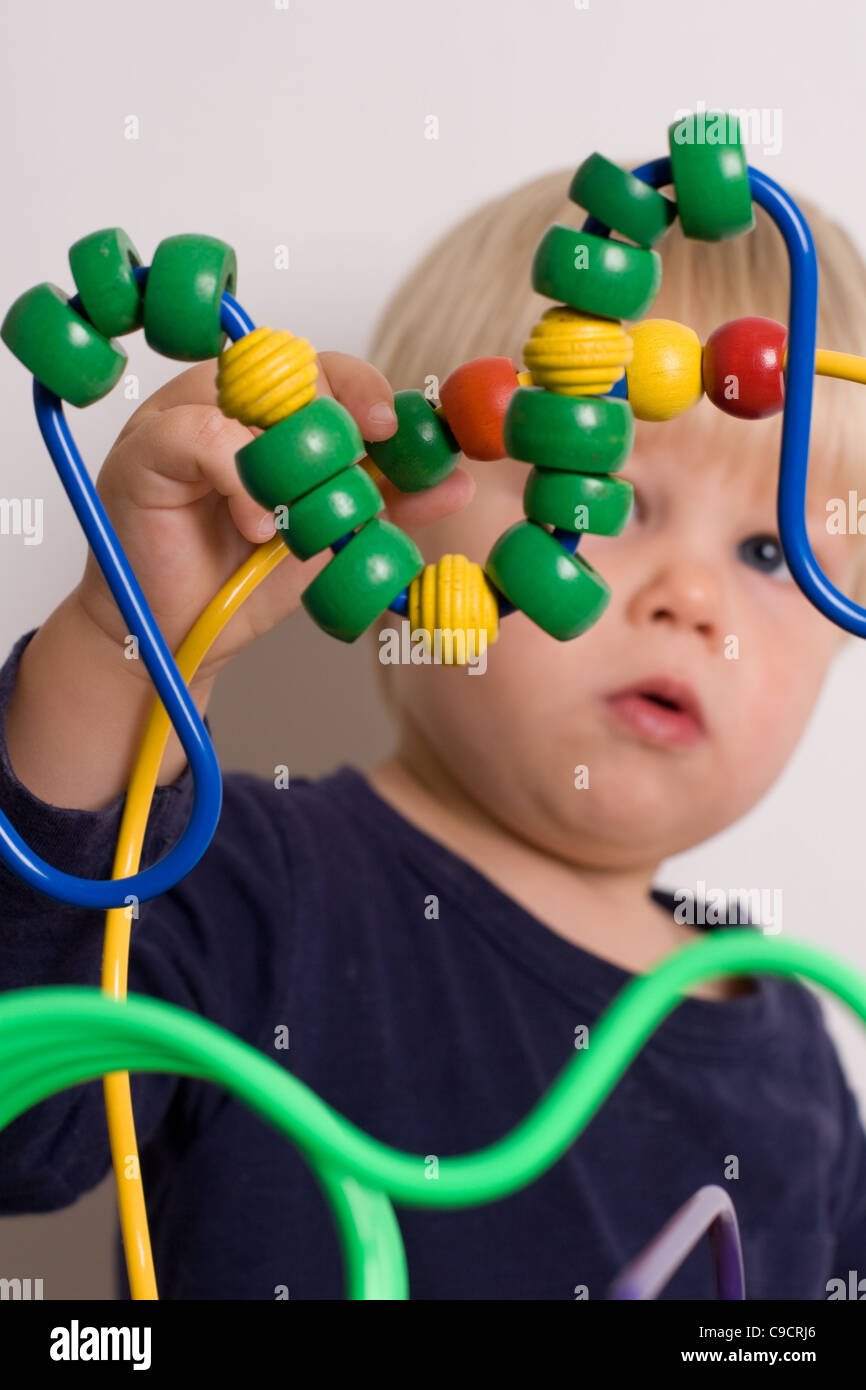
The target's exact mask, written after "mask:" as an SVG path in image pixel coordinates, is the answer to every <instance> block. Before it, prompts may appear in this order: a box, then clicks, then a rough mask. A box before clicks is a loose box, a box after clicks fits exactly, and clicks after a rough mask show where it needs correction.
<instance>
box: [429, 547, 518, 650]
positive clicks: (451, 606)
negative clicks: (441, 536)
mask: <svg viewBox="0 0 866 1390" xmlns="http://www.w3.org/2000/svg"><path fill="white" fill-rule="evenodd" d="M408 617H409V627H410V631H411V632H412V633H415V632H417V631H418V630H419V629H423V630H424V631H425V632H426V634H427V641H428V642H429V643H433V644H434V650H435V643H436V639H435V637H434V633H435V632H436V631H437V630H438V632H439V634H440V636H439V641H440V643H441V652H442V663H443V665H445V666H465V665H466V662H467V660H468V659H469V658H470V657H472V656H476V655H478V653H479V652H481V651H482V650H483V649H484V647H485V646H490V645H491V644H492V643H493V642H495V641H496V638H497V637H498V635H499V607H498V604H497V602H496V596H495V594H494V592H493V589H492V588H491V586H490V583H489V582H488V580H487V576H486V575H485V573H484V570H483V569H482V568H481V566H480V565H476V564H474V563H473V561H471V560H467V559H466V556H465V555H443V556H442V557H441V558H440V559H439V560H438V561H436V563H435V564H432V565H426V566H425V567H424V569H423V570H422V571H421V573H420V574H419V575H417V576H416V577H415V578H414V579H413V580H412V583H411V584H410V585H409V612H408ZM482 634H483V636H482Z"/></svg>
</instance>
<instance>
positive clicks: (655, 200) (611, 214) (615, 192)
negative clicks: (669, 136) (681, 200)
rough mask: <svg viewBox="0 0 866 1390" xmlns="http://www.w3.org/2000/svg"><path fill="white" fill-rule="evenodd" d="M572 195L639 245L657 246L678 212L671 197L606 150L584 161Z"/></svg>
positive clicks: (587, 209) (570, 193) (599, 218)
mask: <svg viewBox="0 0 866 1390" xmlns="http://www.w3.org/2000/svg"><path fill="white" fill-rule="evenodd" d="M568 196H569V198H570V199H571V201H572V202H573V203H577V205H578V206H579V207H582V208H585V209H586V211H587V212H588V213H589V214H590V216H591V217H595V218H597V219H598V221H599V222H603V223H604V225H605V226H606V227H610V228H612V229H613V231H615V232H619V233H620V234H621V235H622V236H627V237H630V238H631V240H632V241H636V242H637V243H638V245H639V246H654V245H655V243H656V242H657V241H660V240H661V238H662V237H663V236H664V234H665V232H666V231H667V230H668V227H669V226H670V225H671V223H672V222H673V221H674V218H675V217H676V215H677V207H676V203H673V202H671V200H670V198H666V197H665V196H664V194H663V193H659V191H658V189H657V188H653V187H652V186H651V185H650V184H648V183H644V181H643V179H636V178H635V176H634V174H632V173H630V172H629V170H628V169H621V168H620V166H619V165H618V164H614V163H612V161H611V160H609V159H605V157H604V155H603V154H591V155H590V156H589V158H588V159H585V160H584V161H583V163H582V164H581V165H580V166H579V168H578V169H577V170H576V172H575V175H574V178H573V179H572V180H571V187H570V188H569V190H568Z"/></svg>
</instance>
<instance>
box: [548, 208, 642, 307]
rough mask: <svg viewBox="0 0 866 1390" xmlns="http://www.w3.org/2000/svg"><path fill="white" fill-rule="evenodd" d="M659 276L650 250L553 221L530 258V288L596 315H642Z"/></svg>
mask: <svg viewBox="0 0 866 1390" xmlns="http://www.w3.org/2000/svg"><path fill="white" fill-rule="evenodd" d="M661 278H662V263H661V260H660V258H659V256H658V255H657V253H656V252H655V251H647V250H645V249H644V247H642V246H629V245H628V244H627V243H626V242H624V241H611V240H610V239H609V238H608V237H602V236H594V235H593V233H592V232H579V231H576V230H575V228H574V227H564V226H562V225H561V224H560V223H558V222H555V223H554V224H553V226H552V227H548V229H547V231H546V232H545V233H544V236H543V237H542V238H541V241H540V242H539V243H538V246H537V248H536V251H535V255H534V256H533V258H532V288H533V289H534V290H537V291H538V293H539V294H546V295H547V296H548V297H549V298H550V299H557V300H560V301H561V302H562V303H563V304H568V305H570V307H571V308H572V309H579V310H580V311H581V312H582V313H584V314H597V315H598V316H599V318H608V319H639V318H643V316H644V314H645V313H646V311H647V309H648V308H649V306H650V305H651V304H652V302H653V300H654V299H655V297H656V294H657V293H658V289H659V285H660V284H661Z"/></svg>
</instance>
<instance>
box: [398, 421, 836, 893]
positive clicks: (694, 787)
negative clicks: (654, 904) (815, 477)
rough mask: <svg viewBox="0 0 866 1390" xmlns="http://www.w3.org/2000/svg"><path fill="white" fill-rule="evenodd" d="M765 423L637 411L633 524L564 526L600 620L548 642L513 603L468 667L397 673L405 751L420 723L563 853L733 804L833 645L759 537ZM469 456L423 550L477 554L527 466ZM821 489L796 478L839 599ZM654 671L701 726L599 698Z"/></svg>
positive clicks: (478, 784)
mask: <svg viewBox="0 0 866 1390" xmlns="http://www.w3.org/2000/svg"><path fill="white" fill-rule="evenodd" d="M779 425H780V421H779V419H772V420H768V421H756V422H746V421H738V420H731V419H729V418H727V417H725V416H722V415H721V414H720V413H719V412H716V411H715V410H714V409H713V407H712V406H710V405H709V403H708V402H702V403H701V405H700V406H698V407H697V408H696V409H695V410H693V411H692V412H691V413H690V414H689V415H686V416H684V417H682V418H681V419H679V420H674V421H670V422H667V423H665V424H648V423H642V422H638V424H637V431H636V441H635V448H634V451H633V453H632V455H631V456H630V458H629V460H628V462H627V463H626V465H625V466H624V468H623V469H622V475H621V476H623V477H625V478H628V479H629V480H630V481H631V482H632V483H633V484H634V487H635V508H634V511H633V514H632V519H631V520H630V522H629V523H628V525H627V527H626V529H625V531H624V532H623V533H622V535H620V536H618V537H615V538H610V537H603V536H592V535H585V536H582V537H581V543H580V549H579V553H580V554H581V555H583V556H584V557H585V559H586V560H587V561H589V563H590V564H592V565H593V567H594V568H596V569H597V570H598V571H599V572H600V573H601V575H602V576H603V577H604V578H605V579H606V580H607V582H608V584H609V585H610V588H611V591H612V597H611V600H610V603H609V605H608V608H607V610H606V612H605V613H604V615H603V616H602V618H601V619H600V621H599V622H598V623H596V624H595V626H594V627H592V628H590V630H589V631H588V632H587V633H585V634H584V635H583V636H581V637H578V638H577V639H575V640H574V641H571V642H558V641H556V640H555V639H554V638H552V637H549V636H548V635H547V634H546V633H545V632H543V631H542V630H541V629H540V628H538V627H537V626H536V625H535V624H534V623H532V622H531V621H530V620H529V619H528V618H526V617H524V616H523V614H520V613H515V614H512V615H511V616H509V617H507V618H505V619H504V620H503V622H502V625H501V628H500V635H499V639H498V641H497V642H496V643H495V644H494V645H493V646H491V647H490V648H489V649H488V652H487V669H486V671H484V673H483V674H480V673H479V674H476V675H470V674H469V673H468V672H467V671H466V670H457V669H455V668H449V667H445V666H434V665H428V666H405V667H400V668H399V670H398V672H395V673H392V676H394V677H396V680H397V681H398V683H399V686H400V689H399V701H400V705H401V707H402V723H403V729H404V734H405V736H406V739H407V740H408V746H409V747H411V743H412V740H413V738H417V737H418V736H419V734H420V736H421V737H423V739H424V740H425V741H426V743H427V744H428V746H429V749H430V750H431V752H432V756H433V757H435V758H436V759H437V760H439V762H440V763H441V764H443V765H444V770H447V772H448V773H449V774H450V776H451V777H452V778H453V779H455V780H456V782H457V783H458V784H459V786H460V788H461V790H462V791H463V792H464V793H465V794H466V795H468V796H469V797H471V798H472V800H473V801H475V802H477V803H479V804H480V806H481V807H482V808H483V809H484V810H486V811H487V812H488V813H489V814H492V815H493V816H495V817H496V818H497V819H498V820H500V821H501V822H503V823H504V824H505V825H507V826H508V827H509V828H510V829H511V830H513V831H514V832H516V833H518V834H519V835H520V836H521V837H522V838H525V839H528V840H530V841H531V842H533V843H535V844H537V845H539V846H540V847H542V848H544V849H546V850H548V851H549V852H551V853H555V854H559V855H562V856H563V857H565V858H567V859H568V860H570V861H571V862H574V863H586V864H595V865H598V866H609V867H619V868H626V867H629V866H631V867H639V866H642V865H645V864H647V863H657V862H658V861H659V860H661V859H663V858H665V857H666V856H668V855H670V854H673V853H675V852H678V851H680V850H682V849H684V848H686V847H688V846H689V845H692V844H696V843H698V842H699V841H701V840H703V839H706V838H707V837H709V836H710V835H713V834H715V833H716V832H718V831H719V830H721V829H722V828H723V827H724V826H726V825H729V824H730V823H731V822H733V821H735V820H736V819H738V818H739V817H740V816H741V815H742V814H744V812H745V811H746V810H748V808H749V807H751V806H752V805H753V804H754V803H755V802H756V801H757V800H758V799H759V798H760V797H761V796H762V794H763V793H764V792H765V791H766V790H767V789H768V788H769V787H770V785H771V784H772V783H773V781H774V780H775V779H776V777H777V776H778V774H779V773H780V771H781V769H782V768H783V767H784V765H785V763H786V761H787V759H788V758H789V756H790V754H791V752H792V750H793V749H794V747H795V745H796V743H797V741H798V739H799V737H800V735H801V733H802V731H803V728H804V725H805V724H806V721H807V719H808V716H809V714H810V711H811V710H812V707H813V705H814V703H815V699H816V697H817V695H818V692H819V690H820V687H821V683H822V681H823V678H824V675H825V673H826V671H827V667H828V664H829V662H830V660H831V657H832V655H833V653H834V652H835V651H836V649H837V648H838V646H839V644H840V641H841V640H842V634H841V633H840V630H839V629H838V628H836V627H835V626H834V625H833V624H831V623H830V622H829V621H828V620H827V619H826V618H824V617H823V616H822V615H821V614H819V613H818V612H817V610H816V609H814V608H813V607H812V605H811V604H810V603H809V602H808V601H807V600H806V598H805V597H804V596H803V595H802V594H801V592H800V590H799V589H798V588H797V586H796V585H795V583H794V581H793V579H792V578H790V576H789V575H788V572H787V569H786V567H785V564H784V560H783V559H782V558H781V549H780V547H778V545H776V547H775V549H774V547H773V546H772V545H771V546H769V547H762V546H761V541H760V538H761V537H767V536H769V537H777V535H778V531H777V523H776V481H777V476H778V442H779V437H780V429H779ZM813 437H816V436H813ZM466 466H467V467H468V468H469V469H470V470H471V471H472V473H473V475H474V476H475V478H476V479H477V482H478V491H477V494H476V497H475V498H474V499H473V501H472V503H471V504H470V505H469V506H468V507H467V508H466V509H464V511H462V512H461V513H459V514H457V515H456V516H453V517H449V518H447V519H446V520H444V521H442V522H437V523H436V524H435V525H433V526H430V527H428V528H426V529H425V530H424V531H423V533H421V535H419V536H418V540H419V543H420V544H421V545H422V548H423V551H424V554H425V558H426V559H427V560H428V561H429V560H433V559H437V558H438V557H439V556H440V555H441V554H444V553H448V552H452V553H462V554H465V555H467V556H468V557H469V558H470V559H472V560H476V561H480V562H482V563H483V560H484V559H485V557H486V555H487V553H488V552H489V549H490V546H491V544H492V542H493V541H494V540H495V538H496V537H497V536H498V535H500V534H501V533H502V531H503V530H505V529H506V527H507V526H509V525H510V524H511V523H512V522H514V521H516V520H518V519H519V518H520V517H521V516H522V515H523V508H522V504H521V498H522V491H523V484H524V482H525V479H526V475H527V471H528V465H526V464H523V463H519V462H517V461H515V460H512V459H505V460H503V461H501V462H499V463H484V464H481V463H470V464H467V465H466ZM813 467H814V465H813ZM830 491H831V490H830V489H828V488H827V487H826V486H825V487H824V489H823V494H824V495H819V494H820V493H821V489H820V487H819V486H818V485H817V483H816V485H815V486H814V488H813V487H812V486H811V485H810V499H811V497H812V494H813V492H814V494H815V502H814V505H813V504H812V503H811V501H810V510H809V512H807V523H808V528H809V534H810V538H811V541H812V545H813V548H814V550H815V552H816V555H817V558H818V560H819V562H820V563H821V565H822V566H823V568H824V570H825V571H826V573H827V574H828V576H829V578H830V579H831V580H832V581H833V582H834V583H835V584H837V585H838V586H839V587H840V588H842V589H843V590H845V591H847V590H848V588H849V587H850V584H851V581H852V577H853V560H854V553H855V552H854V545H855V544H856V540H852V539H851V538H849V537H847V536H841V537H840V536H835V535H833V536H831V535H828V533H827V530H826V524H825V522H826V510H825V502H826V497H827V496H829V495H830ZM861 544H862V542H861ZM652 677H668V678H670V679H672V680H673V681H676V682H680V683H682V684H684V685H686V686H688V687H690V689H691V692H692V694H693V696H694V698H695V699H696V701H697V702H698V704H699V706H700V710H701V718H700V720H699V721H698V722H695V721H694V720H692V719H689V718H688V717H687V716H684V715H682V714H680V715H678V716H674V717H671V716H670V715H666V714H665V713H664V711H663V710H660V709H659V707H658V705H654V704H653V702H652V701H650V700H648V699H646V698H645V697H642V696H640V695H637V696H635V697H634V698H631V699H629V700H621V701H620V702H618V704H617V705H616V706H612V705H611V703H610V697H611V696H612V695H614V694H616V693H617V692H621V691H623V690H624V689H626V688H628V687H634V686H635V685H638V686H639V685H640V684H641V683H642V682H646V681H647V680H649V679H650V678H652ZM581 767H584V768H585V769H586V773H585V775H583V776H581V775H580V773H579V769H580V768H581ZM576 770H578V771H577V773H576ZM576 775H577V777H578V782H579V783H580V782H583V783H588V785H583V786H578V787H576V786H575V777H576Z"/></svg>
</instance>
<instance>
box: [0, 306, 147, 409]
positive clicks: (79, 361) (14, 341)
mask: <svg viewBox="0 0 866 1390" xmlns="http://www.w3.org/2000/svg"><path fill="white" fill-rule="evenodd" d="M0 338H2V339H3V342H4V343H5V344H6V346H7V347H8V348H9V349H10V351H11V352H13V353H14V354H15V356H16V357H17V358H18V360H19V362H23V363H24V366H25V367H26V368H27V370H28V371H29V372H32V373H33V375H34V376H35V377H36V379H37V381H41V382H42V384H43V385H44V386H47V387H48V389H49V391H53V392H54V393H55V395H58V396H60V398H61V400H64V401H68V402H69V404H70V405H78V406H83V405H90V404H91V403H92V402H93V401H98V400H100V399H101V398H102V397H103V396H107V395H108V392H109V391H110V390H111V388H112V386H113V385H114V384H115V382H116V381H117V379H118V377H119V376H120V374H121V372H122V371H123V368H124V366H125V364H126V353H125V352H124V351H123V348H122V347H121V346H120V343H117V342H115V341H114V339H109V338H104V337H103V336H102V334H101V333H100V332H99V331H98V330H97V329H96V328H94V327H93V325H92V324H90V323H88V322H87V319H85V318H82V316H81V314H77V313H76V312H75V310H74V309H73V308H71V307H70V304H69V297H68V296H67V295H65V294H64V293H63V291H62V290H60V289H58V288H57V286H56V285H51V284H48V283H47V282H46V283H45V284H42V285H34V287H33V289H31V290H25V292H24V294H22V295H19V297H18V298H17V299H16V300H15V302H14V304H12V305H11V306H10V308H9V310H8V312H7V314H6V317H5V318H4V320H3V323H2V325H0Z"/></svg>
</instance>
